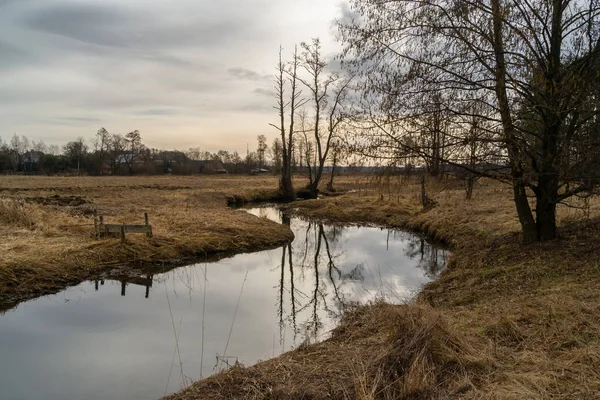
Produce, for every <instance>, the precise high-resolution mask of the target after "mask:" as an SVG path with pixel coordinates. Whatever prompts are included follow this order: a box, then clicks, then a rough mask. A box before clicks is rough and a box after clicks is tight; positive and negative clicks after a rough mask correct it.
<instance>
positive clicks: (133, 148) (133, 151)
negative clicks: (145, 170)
mask: <svg viewBox="0 0 600 400" xmlns="http://www.w3.org/2000/svg"><path fill="white" fill-rule="evenodd" d="M125 140H126V141H127V155H126V156H125V157H124V161H125V163H126V164H127V170H128V172H129V175H131V174H133V169H134V167H135V163H136V160H137V157H138V155H139V154H140V153H141V151H142V149H143V144H142V136H141V135H140V131H138V130H137V129H136V130H134V131H133V132H129V133H128V134H126V135H125Z"/></svg>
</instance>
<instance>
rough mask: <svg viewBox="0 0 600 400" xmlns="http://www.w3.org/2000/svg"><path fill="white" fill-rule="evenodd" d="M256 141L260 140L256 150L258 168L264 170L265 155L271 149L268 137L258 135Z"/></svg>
mask: <svg viewBox="0 0 600 400" xmlns="http://www.w3.org/2000/svg"><path fill="white" fill-rule="evenodd" d="M256 140H258V148H257V150H256V154H257V157H258V168H260V169H262V168H263V167H264V165H265V153H266V152H267V150H268V149H269V146H268V145H267V137H266V136H265V135H258V136H257V138H256Z"/></svg>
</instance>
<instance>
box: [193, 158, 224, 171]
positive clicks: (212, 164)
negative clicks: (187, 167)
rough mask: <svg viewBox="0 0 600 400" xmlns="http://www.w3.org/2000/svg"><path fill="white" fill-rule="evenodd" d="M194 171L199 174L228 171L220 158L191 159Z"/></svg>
mask: <svg viewBox="0 0 600 400" xmlns="http://www.w3.org/2000/svg"><path fill="white" fill-rule="evenodd" d="M192 165H193V166H194V172H197V173H201V174H226V173H227V172H228V171H227V170H226V169H225V165H224V164H223V162H222V161H221V160H195V161H192Z"/></svg>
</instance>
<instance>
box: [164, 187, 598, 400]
mask: <svg viewBox="0 0 600 400" xmlns="http://www.w3.org/2000/svg"><path fill="white" fill-rule="evenodd" d="M428 189H429V192H430V195H431V196H432V197H433V198H434V199H435V200H436V202H437V206H436V207H434V208H432V209H430V210H428V211H422V210H421V208H420V207H419V191H420V188H419V187H418V185H417V184H408V183H398V185H396V186H394V187H391V188H390V187H389V186H386V187H382V185H381V184H373V182H371V183H370V184H369V182H364V184H362V185H360V191H358V192H354V193H351V194H347V195H345V196H341V197H335V198H329V199H320V200H314V201H305V202H298V203H296V204H293V205H292V207H295V208H296V209H297V212H298V213H300V214H303V215H307V216H313V217H320V218H325V219H329V220H334V221H339V222H353V223H355V222H362V223H375V224H383V225H387V226H394V227H401V228H406V229H413V230H418V231H422V232H425V233H428V234H429V235H431V236H434V237H436V238H438V239H440V240H443V241H445V242H447V243H449V244H451V245H452V248H453V257H452V259H451V261H450V264H449V267H448V268H447V269H446V270H445V271H444V272H443V273H442V275H441V277H440V279H438V280H437V281H435V282H433V283H431V284H429V285H427V286H426V287H425V288H424V290H423V291H422V292H421V294H420V295H419V297H418V299H416V301H415V302H414V304H410V305H404V306H392V305H388V304H374V305H370V306H365V307H359V308H358V309H356V310H354V311H353V312H350V313H349V314H347V315H346V317H345V318H344V320H343V321H342V323H341V324H340V326H339V327H338V328H337V329H336V330H335V331H334V332H333V334H332V338H331V339H329V340H327V341H325V342H322V343H318V344H312V345H303V346H300V347H299V348H298V349H296V350H294V351H291V352H288V353H286V354H284V355H282V356H280V357H278V358H275V359H272V360H268V361H265V362H262V363H259V364H257V365H255V366H252V367H248V368H243V367H236V368H233V369H232V370H230V371H228V372H225V373H221V374H218V375H216V376H214V377H211V378H208V379H206V380H203V381H200V382H197V383H196V384H195V385H193V386H192V387H190V388H188V389H187V390H185V391H182V392H180V393H177V394H175V395H172V396H170V397H168V399H169V400H190V399H207V398H210V399H229V398H248V399H276V398H282V399H283V398H310V399H325V398H347V399H355V398H357V399H392V398H409V399H432V398H465V399H550V398H551V399H597V398H600V247H599V246H598V243H600V218H599V216H600V203H599V202H598V201H597V200H592V201H591V202H590V203H589V204H588V205H589V207H586V208H584V209H581V208H572V207H567V206H561V207H559V215H558V217H559V226H560V237H559V238H558V239H557V240H555V241H552V242H548V243H543V244H532V245H522V244H521V243H520V240H519V224H518V219H517V216H516V213H515V211H514V205H513V203H512V199H511V191H510V188H507V187H504V186H502V185H500V184H497V183H494V182H488V181H482V182H480V184H479V185H478V187H477V189H476V192H475V194H474V199H473V200H471V201H465V200H464V191H463V190H462V187H461V186H460V184H459V183H455V182H432V183H430V184H429V188H428ZM570 205H571V206H576V205H580V204H575V203H572V204H570Z"/></svg>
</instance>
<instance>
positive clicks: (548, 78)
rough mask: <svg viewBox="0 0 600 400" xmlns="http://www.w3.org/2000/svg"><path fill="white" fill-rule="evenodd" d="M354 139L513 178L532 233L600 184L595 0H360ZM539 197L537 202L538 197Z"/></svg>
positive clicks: (350, 37)
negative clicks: (559, 206)
mask: <svg viewBox="0 0 600 400" xmlns="http://www.w3.org/2000/svg"><path fill="white" fill-rule="evenodd" d="M351 4H352V13H353V18H351V19H347V20H345V21H342V22H340V23H339V32H340V36H341V41H342V43H343V45H344V50H343V54H342V59H343V64H344V66H345V68H346V69H347V70H348V71H350V72H351V73H352V74H353V75H354V76H356V79H355V81H356V84H357V87H358V89H359V93H360V97H357V98H358V99H359V100H358V101H357V105H356V112H355V113H354V114H353V120H352V124H350V125H351V128H352V132H353V134H354V136H353V139H352V143H351V145H352V148H353V150H355V151H358V152H362V153H364V154H366V155H369V156H371V157H376V158H378V159H383V160H388V161H389V162H390V163H405V164H406V165H407V166H408V165H409V164H412V163H417V164H425V165H426V166H427V169H428V171H429V172H430V173H431V174H432V175H435V174H438V173H439V172H440V170H441V168H444V167H445V168H460V169H461V170H462V171H465V175H464V176H465V178H466V182H467V193H468V196H470V193H471V192H472V187H473V182H474V180H475V179H476V178H477V177H479V176H489V177H493V178H496V179H500V180H503V181H506V182H509V183H510V184H511V185H512V187H513V192H514V201H515V205H516V209H517V212H518V215H519V220H520V222H521V226H522V231H523V237H524V240H525V241H526V242H531V241H537V240H548V239H553V238H554V237H555V236H556V206H557V204H559V203H560V202H563V201H565V200H567V199H568V198H570V197H571V196H587V195H591V194H593V193H594V192H595V191H596V190H597V188H598V185H600V150H599V149H600V116H599V111H600V103H599V99H600V97H599V96H600V73H599V71H600V5H599V2H598V1H597V0H588V1H579V0H486V1H471V0H441V1H438V0H435V1H433V0H431V1H429V0H391V1H380V0H352V1H351ZM530 197H533V198H534V206H533V208H532V207H531V206H530V201H529V198H530Z"/></svg>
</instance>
